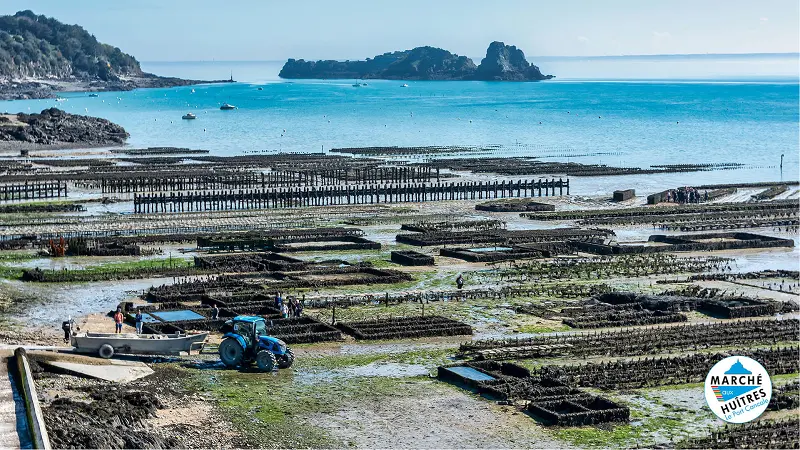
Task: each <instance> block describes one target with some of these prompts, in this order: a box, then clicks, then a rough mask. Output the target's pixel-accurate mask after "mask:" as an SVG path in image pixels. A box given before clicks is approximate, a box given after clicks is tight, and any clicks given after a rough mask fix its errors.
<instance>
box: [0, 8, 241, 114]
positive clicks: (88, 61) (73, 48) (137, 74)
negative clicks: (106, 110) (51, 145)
mask: <svg viewBox="0 0 800 450" xmlns="http://www.w3.org/2000/svg"><path fill="white" fill-rule="evenodd" d="M232 81H233V80H232V79H231V80H216V81H200V80H184V79H181V78H172V77H160V76H157V75H153V74H151V73H146V72H143V71H142V69H141V67H140V66H139V61H137V60H136V58H134V57H133V56H131V55H129V54H127V53H123V52H122V51H121V50H120V49H119V48H117V47H114V46H112V45H108V44H103V43H101V42H98V41H97V39H96V38H95V37H94V36H93V35H91V34H90V33H89V32H88V31H86V30H84V29H83V27H81V26H79V25H67V24H63V23H61V22H59V21H58V20H56V19H53V18H49V17H45V16H37V15H36V14H34V13H33V12H32V11H20V12H18V13H16V14H14V15H13V16H0V100H19V99H28V98H53V97H55V96H56V92H59V91H129V90H132V89H136V88H155V87H174V86H186V85H192V84H200V83H223V82H232Z"/></svg>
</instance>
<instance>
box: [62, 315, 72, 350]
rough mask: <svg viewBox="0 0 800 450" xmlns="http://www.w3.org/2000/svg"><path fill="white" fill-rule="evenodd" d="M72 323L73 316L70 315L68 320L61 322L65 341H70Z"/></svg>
mask: <svg viewBox="0 0 800 450" xmlns="http://www.w3.org/2000/svg"><path fill="white" fill-rule="evenodd" d="M72 324H73V320H72V317H68V318H67V320H65V321H64V322H61V329H62V330H64V343H65V344H67V343H69V335H70V334H72Z"/></svg>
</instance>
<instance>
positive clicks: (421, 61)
mask: <svg viewBox="0 0 800 450" xmlns="http://www.w3.org/2000/svg"><path fill="white" fill-rule="evenodd" d="M475 69H476V66H475V63H473V62H472V60H471V59H469V58H467V57H466V56H458V55H455V54H453V53H450V52H448V51H447V50H442V49H440V48H436V47H417V48H414V49H411V50H405V51H401V52H391V53H384V54H383V55H378V56H376V57H375V58H367V59H366V60H365V61H334V60H325V61H305V60H302V59H299V60H296V59H290V60H288V61H287V62H286V64H284V66H283V68H282V69H281V72H280V74H279V76H280V77H281V78H314V79H317V78H321V79H348V78H355V79H384V80H461V79H465V77H468V76H470V75H471V74H472V73H474V72H475Z"/></svg>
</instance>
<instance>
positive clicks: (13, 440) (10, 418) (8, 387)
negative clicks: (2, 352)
mask: <svg viewBox="0 0 800 450" xmlns="http://www.w3.org/2000/svg"><path fill="white" fill-rule="evenodd" d="M22 414H23V416H24V414H25V411H24V410H23V411H22ZM0 443H2V445H0V446H2V447H3V448H20V447H21V443H20V439H19V435H18V434H17V402H16V401H15V399H14V387H13V385H12V381H11V375H10V374H9V371H8V359H6V358H3V357H0Z"/></svg>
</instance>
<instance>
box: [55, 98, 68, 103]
mask: <svg viewBox="0 0 800 450" xmlns="http://www.w3.org/2000/svg"><path fill="white" fill-rule="evenodd" d="M56 101H57V102H65V101H67V99H65V98H64V97H58V98H56Z"/></svg>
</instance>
